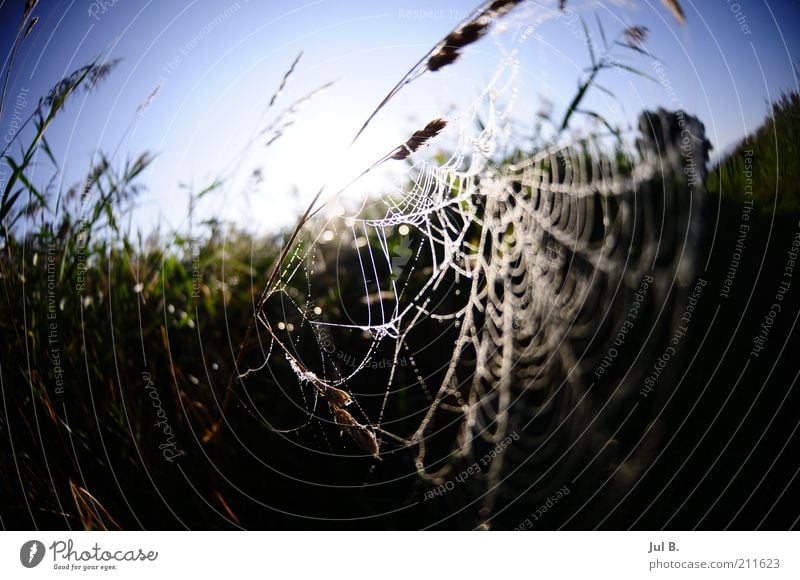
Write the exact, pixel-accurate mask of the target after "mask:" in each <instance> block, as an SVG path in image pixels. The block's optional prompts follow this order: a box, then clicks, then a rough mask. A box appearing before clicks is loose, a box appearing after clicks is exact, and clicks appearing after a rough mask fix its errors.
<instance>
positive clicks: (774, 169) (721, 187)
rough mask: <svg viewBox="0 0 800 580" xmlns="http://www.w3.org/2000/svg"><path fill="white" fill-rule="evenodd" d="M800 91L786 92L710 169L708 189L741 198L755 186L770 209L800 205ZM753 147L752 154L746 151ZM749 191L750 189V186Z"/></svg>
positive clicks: (765, 208) (756, 196)
mask: <svg viewBox="0 0 800 580" xmlns="http://www.w3.org/2000/svg"><path fill="white" fill-rule="evenodd" d="M798 135H800V93H798V92H797V91H793V92H790V93H788V94H784V95H782V96H781V97H780V99H778V100H777V101H775V102H774V103H772V107H771V113H770V115H769V116H768V117H767V118H766V120H765V121H764V123H763V124H762V125H761V127H759V128H758V129H757V130H756V131H755V132H754V133H753V134H751V135H748V136H747V137H745V138H744V139H742V141H740V142H739V144H738V145H736V147H735V148H734V150H733V151H732V152H731V153H730V154H729V155H727V156H726V157H725V158H724V159H722V160H721V161H720V162H719V163H718V164H717V165H716V166H715V167H714V168H713V169H712V170H711V171H710V172H709V176H708V183H707V185H706V188H707V190H708V191H709V193H712V194H714V195H720V196H723V197H728V198H731V199H734V200H740V199H742V198H743V197H744V195H745V191H746V188H747V187H748V186H751V187H752V197H753V199H754V200H755V203H756V205H757V207H758V208H759V209H760V210H761V211H763V212H768V213H771V212H772V211H773V205H774V206H775V208H776V209H777V210H778V211H797V210H799V209H800V164H798V162H797V160H798V159H800V143H798V140H797V136H798ZM748 151H752V155H750V154H747V153H746V152H748ZM748 191H749V190H748Z"/></svg>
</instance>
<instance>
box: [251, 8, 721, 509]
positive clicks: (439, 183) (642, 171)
mask: <svg viewBox="0 0 800 580" xmlns="http://www.w3.org/2000/svg"><path fill="white" fill-rule="evenodd" d="M554 14H555V13H554V12H552V11H551V12H549V13H547V12H545V13H542V12H539V13H538V15H537V18H539V19H541V18H544V17H548V15H549V17H552V16H553V15H554ZM543 15H544V16H543ZM533 29H534V27H533V26H531V21H530V14H526V13H524V12H523V13H521V14H518V15H516V16H515V17H514V18H512V19H509V21H508V22H507V23H506V24H505V27H504V29H502V30H501V31H499V32H498V34H495V35H494V40H495V43H496V44H497V46H498V47H499V48H500V50H501V52H502V58H501V62H500V63H499V65H498V68H497V70H496V73H495V75H494V76H493V77H492V79H491V80H490V82H489V83H488V84H487V86H486V87H485V90H483V92H482V93H481V94H480V96H479V98H478V99H476V100H475V101H474V102H473V103H472V105H471V106H470V107H469V108H468V109H467V110H464V111H461V113H460V114H457V115H453V116H451V117H450V118H448V119H447V121H448V129H447V134H446V135H445V136H446V137H449V139H450V141H449V145H448V148H449V150H451V151H452V154H450V155H449V156H448V157H446V158H445V157H442V156H439V157H437V158H435V159H431V158H430V155H424V154H414V155H413V156H412V157H411V162H409V164H408V166H407V168H406V169H405V171H403V172H402V174H401V175H400V177H398V178H397V179H396V180H395V181H394V183H387V184H386V185H387V187H386V190H387V191H388V192H389V193H387V194H386V195H383V196H381V197H379V198H375V197H368V198H365V199H364V200H363V203H361V205H360V206H359V207H358V208H357V209H355V210H353V211H346V212H344V213H342V212H339V213H340V215H333V216H332V215H330V214H323V213H319V214H317V215H316V216H315V218H314V220H312V222H311V223H310V224H308V226H307V228H306V238H305V239H304V240H302V241H300V242H298V243H297V244H296V245H295V246H294V247H293V248H292V249H291V253H290V256H289V259H288V260H286V262H285V264H284V265H283V267H282V268H281V271H280V275H279V278H278V283H277V284H275V286H274V288H273V289H271V291H270V293H269V296H268V298H267V300H266V302H265V306H264V308H263V309H261V310H260V311H259V312H258V325H259V339H260V341H261V347H262V348H261V354H262V355H263V358H262V360H260V361H259V364H258V365H256V366H253V368H251V369H248V370H246V371H245V372H243V373H242V375H241V377H242V378H244V377H246V376H247V375H249V374H251V373H254V372H258V373H261V372H267V371H268V372H270V373H272V375H273V377H274V378H275V382H276V384H278V385H279V386H280V389H281V390H282V391H283V392H284V393H285V395H286V396H287V397H288V398H290V399H292V400H293V401H295V410H296V411H297V414H296V415H295V418H296V419H297V420H294V419H288V418H285V419H286V420H285V421H283V422H282V421H280V420H277V421H276V420H272V419H271V420H269V421H268V420H266V419H264V421H265V423H266V424H269V425H270V428H272V429H275V430H278V431H281V432H284V433H287V434H289V435H291V434H295V433H302V432H307V431H313V432H314V433H315V435H314V436H315V437H316V438H317V440H318V441H319V445H320V446H322V447H327V448H328V449H330V450H332V451H334V452H336V453H349V454H361V455H368V456H369V455H372V456H374V457H375V458H376V460H381V459H385V458H387V457H389V456H391V455H392V454H395V453H401V452H408V451H410V452H411V453H413V457H414V464H415V466H416V470H417V471H418V473H419V474H420V475H421V476H422V477H423V478H425V479H426V480H428V481H430V482H431V483H432V484H433V485H436V484H440V483H442V482H443V481H446V479H447V477H448V476H449V475H452V474H453V473H455V472H456V471H457V470H458V469H459V467H460V466H464V465H468V464H470V463H471V462H475V461H476V459H477V458H480V459H481V465H482V467H483V469H482V470H481V474H480V476H479V477H474V478H472V479H471V480H470V482H469V485H468V486H466V488H468V489H469V492H468V493H469V494H470V495H471V496H472V497H473V498H474V502H476V503H478V504H479V505H480V506H481V508H482V510H481V512H480V513H481V516H480V517H481V519H483V520H485V519H488V518H489V517H491V516H492V514H501V513H502V512H503V511H504V510H506V509H507V508H508V507H509V506H510V505H512V504H513V503H515V502H517V501H520V498H521V497H523V496H524V497H526V498H527V500H526V501H530V502H536V501H538V500H537V498H540V497H544V496H546V495H547V493H549V492H550V491H551V490H552V489H553V488H554V486H555V484H556V482H564V481H572V482H573V483H574V481H575V479H574V478H576V475H577V476H579V477H587V478H588V477H589V476H590V475H591V474H592V473H595V474H596V473H607V472H608V469H609V465H611V467H612V468H613V472H614V473H618V472H620V469H621V468H622V467H625V468H626V469H627V470H628V471H630V470H631V469H635V467H636V465H641V464H642V462H644V461H645V458H644V455H645V454H646V449H645V450H641V449H640V450H638V451H636V445H635V444H632V445H631V446H630V447H629V448H628V449H620V450H618V451H617V452H616V454H612V455H613V456H609V455H608V443H609V441H611V440H615V439H613V437H612V436H611V435H610V430H613V429H616V430H619V429H621V426H622V424H623V423H626V421H628V418H629V417H630V416H631V414H632V409H636V407H637V406H642V407H648V408H657V405H658V401H659V400H662V399H663V397H665V396H666V395H667V387H664V388H661V389H660V390H659V389H656V390H655V391H654V392H653V393H652V394H651V393H648V395H649V396H648V397H643V396H642V392H641V388H642V381H643V379H644V377H645V375H647V374H648V373H649V372H650V371H651V369H652V365H653V361H654V360H655V359H656V357H657V356H658V355H659V354H660V353H661V352H662V351H663V348H664V344H666V342H667V341H668V340H669V338H670V335H671V334H672V332H673V329H674V326H675V322H676V320H678V318H679V316H680V314H681V309H682V307H683V303H684V298H685V295H686V292H687V288H688V287H689V286H690V285H691V284H692V283H694V274H695V267H694V258H695V257H694V247H695V245H696V243H695V242H696V237H697V232H698V230H699V228H698V225H697V220H698V219H699V218H698V215H699V202H700V193H701V192H700V183H702V171H703V167H704V160H705V155H706V150H705V147H706V142H705V139H704V136H703V127H702V125H701V124H700V123H699V122H697V121H696V119H693V118H692V117H690V116H688V115H685V114H683V113H680V112H678V113H667V112H665V111H659V112H657V113H645V114H643V115H642V116H641V117H640V121H639V137H638V138H636V139H633V137H634V136H633V135H625V136H619V135H609V134H606V133H587V134H585V135H582V136H580V137H578V138H573V139H571V140H570V141H567V142H560V143H558V144H557V145H551V146H547V147H543V148H541V149H540V150H534V151H532V152H526V153H521V152H520V151H516V152H515V153H513V154H512V155H511V157H509V154H508V151H509V150H513V149H514V145H515V143H514V139H515V137H514V136H513V131H512V128H513V116H512V110H513V106H514V104H515V102H516V99H517V91H518V89H517V87H518V82H517V81H518V79H517V77H518V74H517V73H518V67H519V63H518V62H517V60H516V57H517V54H518V51H519V47H520V46H521V45H522V44H523V43H525V42H526V41H527V40H528V37H529V36H530V34H531V32H532V31H533ZM500 36H502V37H503V41H504V42H506V43H508V44H509V45H510V46H511V48H510V49H509V48H506V47H505V46H504V45H503V44H502V43H501V41H500ZM478 119H480V123H478ZM687 135H688V136H689V137H688V138H687V137H686V136H687ZM395 163H396V162H395ZM695 173H696V174H695ZM341 193H342V192H339V193H338V194H337V195H340V194H341ZM334 201H335V200H334ZM332 205H334V203H332V202H331V201H330V200H329V203H328V206H332ZM647 280H650V281H651V283H649V284H647V283H646V282H645V281H647ZM645 286H646V288H645V290H646V291H645V292H644V296H642V294H643V292H642V289H643V287H645ZM637 304H638V305H639V306H636V305H637ZM632 308H635V310H632ZM631 312H635V313H636V316H635V317H634V320H633V323H631V324H629V325H626V324H625V321H626V320H629V319H630V318H631ZM623 327H625V328H627V329H628V330H626V333H625V335H624V340H623V341H622V342H623V344H619V342H620V339H619V337H620V334H619V331H620V328H623ZM612 351H613V352H614V353H615V356H614V357H613V358H614V360H613V364H609V365H605V363H604V362H603V361H604V360H607V359H608V358H609V355H610V353H611V352H612ZM677 366H679V365H677V364H674V363H673V365H672V369H673V371H674V370H676V369H675V367H677ZM600 368H603V373H602V374H599V373H598V369H600ZM606 371H608V372H606ZM668 372H669V370H665V372H664V374H663V376H661V384H668V379H667V376H668ZM649 418H650V415H648V414H647V413H642V418H641V420H639V421H638V422H637V421H630V422H629V423H628V424H627V426H626V429H628V428H632V429H633V430H634V432H635V435H634V436H633V440H634V442H636V441H641V438H642V437H643V433H646V432H649V431H650V427H651V426H650V424H649V422H648V421H649ZM284 423H285V424H284ZM634 424H638V427H637V426H635V425H634ZM615 434H616V431H615ZM486 457H488V458H489V460H488V461H486V463H485V465H484V464H483V459H485V458H486ZM587 457H589V458H595V459H597V461H595V460H594V459H593V460H592V461H589V462H588V463H587V459H586V458H587ZM637 462H639V463H637ZM623 471H624V470H623Z"/></svg>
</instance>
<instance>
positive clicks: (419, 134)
mask: <svg viewBox="0 0 800 580" xmlns="http://www.w3.org/2000/svg"><path fill="white" fill-rule="evenodd" d="M446 126H447V121H445V120H444V119H434V120H433V121H431V122H430V123H428V124H427V125H425V128H424V129H420V130H419V131H415V132H414V133H413V134H412V135H411V137H409V138H408V141H406V142H405V143H403V144H402V145H400V146H399V147H398V148H397V149H395V150H394V151H393V152H392V153H390V154H389V159H398V160H400V159H406V158H407V157H408V156H409V155H411V154H412V153H414V151H416V150H417V149H419V148H420V147H422V146H423V145H424V144H425V143H427V142H428V141H429V140H430V139H433V138H434V137H436V135H438V134H439V133H440V132H441V131H442V129H444V128H445V127H446Z"/></svg>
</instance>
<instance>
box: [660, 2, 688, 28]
mask: <svg viewBox="0 0 800 580" xmlns="http://www.w3.org/2000/svg"><path fill="white" fill-rule="evenodd" d="M661 3H662V4H663V5H664V6H666V7H667V8H668V9H669V11H670V12H672V15H673V16H674V17H675V20H677V21H678V22H679V23H681V24H686V15H685V14H684V13H683V8H681V5H680V4H678V0H661Z"/></svg>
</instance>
